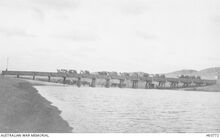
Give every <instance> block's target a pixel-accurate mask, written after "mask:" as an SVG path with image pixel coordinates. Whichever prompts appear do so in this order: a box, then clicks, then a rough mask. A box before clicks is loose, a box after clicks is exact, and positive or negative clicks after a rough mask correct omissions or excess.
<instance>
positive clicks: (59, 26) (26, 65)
mask: <svg viewBox="0 0 220 138" xmlns="http://www.w3.org/2000/svg"><path fill="white" fill-rule="evenodd" d="M7 57H9V70H31V71H56V69H58V68H66V69H76V70H81V69H82V70H85V69H87V70H91V71H102V70H106V71H121V72H122V71H129V72H130V71H144V72H148V73H163V72H171V71H175V70H179V69H196V70H201V69H205V68H208V67H215V66H220V0H0V68H1V69H5V67H6V58H7Z"/></svg>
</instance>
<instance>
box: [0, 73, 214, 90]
mask: <svg viewBox="0 0 220 138" xmlns="http://www.w3.org/2000/svg"><path fill="white" fill-rule="evenodd" d="M2 75H13V76H17V78H19V77H21V76H22V77H23V76H31V77H32V79H33V80H35V79H36V77H37V76H39V77H47V81H49V82H50V81H51V78H53V77H56V78H57V77H58V78H62V83H64V84H65V83H69V84H75V85H77V86H78V87H80V86H81V85H84V84H88V85H89V86H90V87H96V84H97V80H104V83H105V84H104V86H105V87H107V88H109V87H120V88H123V87H131V88H146V89H147V88H173V89H175V88H180V87H182V88H183V87H193V86H194V87H198V86H207V85H213V84H216V80H204V79H196V78H195V79H192V78H167V77H165V78H161V77H138V76H119V75H112V76H111V75H94V74H77V73H71V74H68V73H57V72H33V71H2ZM67 79H73V80H74V81H67ZM82 79H86V81H85V80H84V81H82ZM70 82H72V83H70ZM85 82H86V83H85ZM128 83H129V84H130V86H128V85H129V84H128Z"/></svg>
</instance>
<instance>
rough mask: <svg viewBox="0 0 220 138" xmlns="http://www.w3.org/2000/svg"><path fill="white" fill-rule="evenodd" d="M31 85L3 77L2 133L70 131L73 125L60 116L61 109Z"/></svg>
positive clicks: (0, 96) (0, 101)
mask: <svg viewBox="0 0 220 138" xmlns="http://www.w3.org/2000/svg"><path fill="white" fill-rule="evenodd" d="M35 83H36V82H35ZM32 85H33V84H31V83H30V82H27V81H24V80H20V79H15V78H7V77H0V109H1V111H0V133H68V132H71V131H72V129H73V128H71V127H70V126H69V125H68V123H67V122H66V121H64V120H63V119H62V118H61V117H60V113H61V111H59V110H58V108H56V107H55V106H52V105H51V103H50V102H49V101H47V100H46V99H45V98H44V97H42V96H41V95H40V94H38V91H37V90H36V89H35V88H33V87H32ZM38 85H40V83H38ZM42 85H43V84H42Z"/></svg>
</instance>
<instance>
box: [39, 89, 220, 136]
mask: <svg viewBox="0 0 220 138" xmlns="http://www.w3.org/2000/svg"><path fill="white" fill-rule="evenodd" d="M35 87H36V88H37V89H38V91H39V93H40V94H41V95H42V96H43V97H45V98H46V99H47V100H48V101H50V102H52V105H54V106H56V107H58V108H59V110H61V117H62V118H63V119H64V120H66V121H67V122H68V123H69V125H70V126H71V127H73V128H74V129H73V132H150V133H155V132H176V133H177V132H204V133H205V132H220V93H215V92H193V91H176V90H150V89H147V90H145V89H120V88H89V87H82V88H77V87H72V86H35Z"/></svg>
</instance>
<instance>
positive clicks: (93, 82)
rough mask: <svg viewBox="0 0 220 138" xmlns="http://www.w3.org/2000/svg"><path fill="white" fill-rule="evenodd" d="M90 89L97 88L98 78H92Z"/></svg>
mask: <svg viewBox="0 0 220 138" xmlns="http://www.w3.org/2000/svg"><path fill="white" fill-rule="evenodd" d="M90 87H96V78H92V83H91V85H90Z"/></svg>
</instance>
